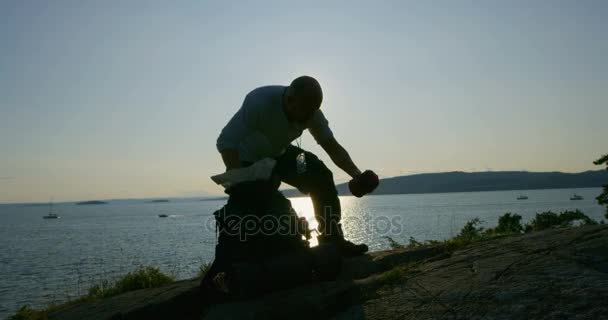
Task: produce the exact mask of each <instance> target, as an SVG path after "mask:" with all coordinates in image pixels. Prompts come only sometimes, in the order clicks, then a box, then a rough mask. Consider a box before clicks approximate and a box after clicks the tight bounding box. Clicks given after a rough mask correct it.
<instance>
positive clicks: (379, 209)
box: [0, 188, 604, 318]
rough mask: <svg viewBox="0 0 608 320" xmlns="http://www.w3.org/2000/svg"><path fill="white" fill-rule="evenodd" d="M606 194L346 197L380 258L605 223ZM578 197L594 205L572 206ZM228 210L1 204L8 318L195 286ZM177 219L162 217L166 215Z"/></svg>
mask: <svg viewBox="0 0 608 320" xmlns="http://www.w3.org/2000/svg"><path fill="white" fill-rule="evenodd" d="M600 192H601V189H600V188H588V189H554V190H533V191H525V192H524V191H522V192H520V191H499V192H470V193H444V194H419V195H386V196H371V197H365V198H360V199H358V198H354V197H341V200H342V207H343V225H344V229H345V233H346V236H347V238H350V239H353V240H355V241H359V242H365V243H367V244H368V245H369V246H370V248H371V249H372V250H379V249H384V248H387V247H388V246H387V241H386V240H385V239H384V238H383V236H386V235H388V236H391V237H393V238H394V239H395V240H397V241H400V242H403V243H407V241H408V239H409V237H410V236H413V237H414V238H416V239H418V240H429V239H445V238H449V237H452V236H453V235H455V234H456V233H457V232H458V231H459V230H460V228H461V227H462V225H464V223H465V222H466V221H467V220H470V219H472V218H475V217H479V218H481V219H482V220H483V221H484V222H485V224H486V225H487V226H494V225H496V223H497V221H498V216H500V215H501V214H503V213H505V212H513V213H518V214H520V215H521V216H523V219H524V222H527V221H528V220H529V219H531V218H532V217H533V216H534V214H535V213H536V212H540V211H545V210H553V211H561V210H565V209H580V210H582V211H583V212H584V213H586V214H587V215H588V216H590V217H591V218H593V219H596V220H598V221H599V220H600V219H601V218H602V216H603V213H604V208H602V207H600V206H599V205H597V204H596V202H595V197H596V196H597V195H598V194H599V193H600ZM520 193H525V194H526V195H528V196H529V200H524V201H518V200H516V199H515V198H516V197H517V195H518V194H520ZM572 193H577V194H580V195H582V196H583V197H584V198H585V200H582V201H571V200H569V197H570V195H571V194H572ZM223 204H224V201H223V200H221V201H197V200H194V199H176V200H171V202H170V203H156V204H154V203H146V202H145V201H144V200H116V201H111V202H110V203H109V204H106V205H93V206H77V205H74V204H67V203H66V204H56V206H55V208H56V209H57V210H56V212H57V213H58V214H59V215H60V217H61V218H60V219H56V220H44V219H42V216H43V215H45V214H46V213H47V211H48V208H47V207H44V206H42V207H40V206H29V207H27V206H23V205H19V206H17V205H0V244H1V245H0V274H1V275H2V277H1V278H0V318H4V317H6V316H7V315H8V314H10V313H11V312H14V311H15V310H16V309H17V307H18V306H20V305H23V304H30V305H33V306H43V305H45V304H47V303H50V302H53V301H55V302H60V301H63V300H65V299H66V298H67V297H68V296H70V297H74V296H76V295H79V294H84V293H86V289H87V288H88V287H90V286H91V285H92V284H93V283H96V282H99V281H100V280H102V279H112V278H114V277H116V276H118V275H122V274H125V273H127V272H129V271H132V270H133V269H135V268H136V267H137V266H139V265H155V266H158V267H160V269H161V270H162V271H163V272H165V273H167V274H170V275H173V276H174V277H176V278H178V279H184V278H189V277H192V276H193V275H195V274H196V272H197V270H198V267H199V266H200V265H201V264H202V263H203V262H207V261H210V260H212V258H213V251H214V246H215V230H214V228H213V226H214V225H213V220H212V215H211V214H212V212H213V211H214V210H216V209H218V208H220V207H221V206H222V205H223ZM292 204H293V206H294V208H296V211H297V212H298V213H299V214H301V215H303V216H305V217H307V218H308V219H309V220H310V221H311V225H312V226H313V227H314V226H316V224H315V223H314V221H313V217H312V204H311V203H310V200H309V199H307V198H295V199H292ZM161 213H162V214H168V215H169V217H168V218H159V217H158V214H161Z"/></svg>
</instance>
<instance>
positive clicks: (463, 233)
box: [455, 218, 483, 243]
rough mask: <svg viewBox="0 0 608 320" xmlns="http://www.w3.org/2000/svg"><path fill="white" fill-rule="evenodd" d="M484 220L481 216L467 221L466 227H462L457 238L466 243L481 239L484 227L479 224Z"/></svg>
mask: <svg viewBox="0 0 608 320" xmlns="http://www.w3.org/2000/svg"><path fill="white" fill-rule="evenodd" d="M482 222H483V221H481V220H479V218H475V219H472V220H469V221H467V223H465V225H464V227H462V229H460V233H459V234H458V235H457V236H456V237H455V239H457V240H460V241H463V242H465V243H470V242H473V241H475V240H479V239H481V237H482V232H483V227H479V225H480V224H481V223H482Z"/></svg>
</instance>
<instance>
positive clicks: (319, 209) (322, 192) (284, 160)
mask: <svg viewBox="0 0 608 320" xmlns="http://www.w3.org/2000/svg"><path fill="white" fill-rule="evenodd" d="M302 152H304V154H305V158H306V171H305V172H303V173H298V172H297V171H296V168H297V163H296V158H297V156H298V155H299V154H300V153H302ZM276 160H277V165H276V167H275V173H276V174H277V175H278V176H279V178H280V179H281V181H282V182H285V183H287V184H289V185H291V186H293V187H295V188H297V189H298V190H300V192H302V193H304V194H307V195H309V196H310V198H311V199H312V204H313V208H314V211H315V218H316V219H317V222H318V223H319V227H318V231H319V232H320V233H321V234H326V235H333V234H335V233H337V232H338V231H337V229H336V228H337V224H338V222H340V215H341V212H340V199H339V198H338V191H337V190H336V185H335V183H334V178H333V174H332V173H331V171H330V170H329V169H328V168H327V167H326V166H325V164H324V163H323V161H321V160H319V158H317V156H315V155H314V154H313V153H311V152H308V151H305V150H303V149H300V148H298V147H295V146H293V145H290V146H289V147H287V150H286V151H285V153H284V154H283V155H281V156H279V157H278V158H277V159H276Z"/></svg>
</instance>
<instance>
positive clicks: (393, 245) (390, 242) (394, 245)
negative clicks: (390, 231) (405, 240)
mask: <svg viewBox="0 0 608 320" xmlns="http://www.w3.org/2000/svg"><path fill="white" fill-rule="evenodd" d="M384 239H386V240H387V241H388V245H389V246H390V247H391V249H392V250H396V249H403V248H405V246H404V245H402V244H401V243H399V242H397V241H395V240H394V239H393V238H391V237H389V236H384Z"/></svg>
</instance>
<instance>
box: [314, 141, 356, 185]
mask: <svg viewBox="0 0 608 320" xmlns="http://www.w3.org/2000/svg"><path fill="white" fill-rule="evenodd" d="M320 145H321V147H322V148H323V150H325V152H327V154H328V155H329V157H330V158H331V161H333V162H334V163H335V164H336V165H337V166H338V167H339V168H340V169H342V170H344V172H346V173H348V175H349V176H351V177H353V178H354V177H356V176H358V175H360V174H361V170H359V168H357V166H356V165H355V163H354V162H353V160H352V159H351V157H350V155H349V154H348V152H347V151H346V149H344V147H342V145H340V143H338V141H337V140H336V138H334V137H333V136H332V137H330V138H327V139H325V140H324V141H322V142H321V143H320Z"/></svg>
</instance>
